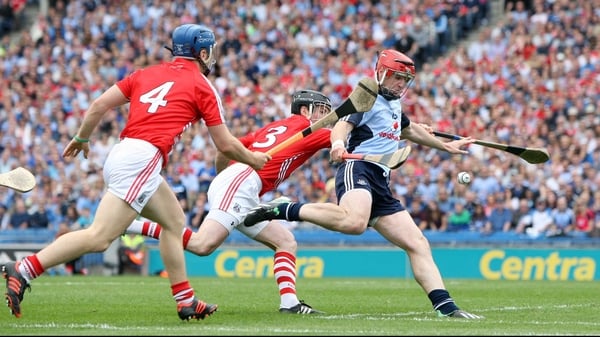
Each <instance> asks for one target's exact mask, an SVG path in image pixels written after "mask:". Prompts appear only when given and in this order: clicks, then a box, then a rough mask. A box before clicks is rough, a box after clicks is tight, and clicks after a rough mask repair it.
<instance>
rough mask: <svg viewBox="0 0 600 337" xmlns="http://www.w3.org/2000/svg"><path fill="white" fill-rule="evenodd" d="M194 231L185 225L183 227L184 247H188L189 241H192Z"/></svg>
mask: <svg viewBox="0 0 600 337" xmlns="http://www.w3.org/2000/svg"><path fill="white" fill-rule="evenodd" d="M193 233H194V232H192V230H191V229H189V228H187V227H185V228H184V229H183V234H182V240H183V249H186V248H187V245H188V242H190V239H191V237H192V234H193Z"/></svg>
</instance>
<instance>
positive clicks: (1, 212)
mask: <svg viewBox="0 0 600 337" xmlns="http://www.w3.org/2000/svg"><path fill="white" fill-rule="evenodd" d="M9 220H10V214H9V213H8V210H7V209H6V205H5V204H3V203H0V231H2V230H5V229H8V226H9Z"/></svg>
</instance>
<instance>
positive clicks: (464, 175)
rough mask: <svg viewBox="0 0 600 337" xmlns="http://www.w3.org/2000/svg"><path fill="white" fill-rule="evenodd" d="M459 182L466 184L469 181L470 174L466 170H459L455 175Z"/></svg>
mask: <svg viewBox="0 0 600 337" xmlns="http://www.w3.org/2000/svg"><path fill="white" fill-rule="evenodd" d="M457 180H458V183H459V184H463V185H464V184H468V183H470V182H471V175H470V174H469V173H467V172H460V173H459V174H458V177H457Z"/></svg>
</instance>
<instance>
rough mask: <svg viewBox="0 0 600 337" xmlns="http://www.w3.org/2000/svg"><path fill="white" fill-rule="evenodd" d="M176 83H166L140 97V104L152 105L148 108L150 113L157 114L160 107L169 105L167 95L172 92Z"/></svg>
mask: <svg viewBox="0 0 600 337" xmlns="http://www.w3.org/2000/svg"><path fill="white" fill-rule="evenodd" d="M174 83H175V82H165V83H163V84H161V85H160V86H158V87H156V88H154V89H152V90H150V91H148V92H147V93H145V94H143V95H142V96H140V102H142V103H145V104H150V107H149V108H148V112H149V113H155V112H156V111H157V110H158V107H159V106H165V105H167V101H166V100H165V99H164V98H165V96H167V93H168V92H169V90H171V87H172V86H173V84H174Z"/></svg>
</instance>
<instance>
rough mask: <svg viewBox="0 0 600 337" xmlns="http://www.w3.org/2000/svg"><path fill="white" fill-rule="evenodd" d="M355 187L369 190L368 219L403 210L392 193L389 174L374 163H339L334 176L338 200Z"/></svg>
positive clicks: (357, 161) (356, 161) (358, 161)
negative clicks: (369, 207)
mask: <svg viewBox="0 0 600 337" xmlns="http://www.w3.org/2000/svg"><path fill="white" fill-rule="evenodd" d="M355 188H362V189H365V190H367V191H369V192H371V196H372V199H373V203H372V204H371V216H370V217H369V220H370V219H373V218H376V217H380V216H384V215H390V214H394V213H398V212H401V211H404V210H405V208H404V206H402V203H400V201H399V200H398V199H396V198H394V196H393V195H392V190H391V189H390V177H389V174H388V173H387V172H386V171H385V170H384V169H383V168H381V167H379V166H377V165H376V164H373V163H370V162H367V161H361V160H351V161H347V162H344V163H342V164H341V165H340V167H339V168H338V170H337V173H336V176H335V194H336V195H337V199H338V202H339V200H341V199H342V196H343V195H344V194H345V193H346V192H348V191H350V190H353V189H355Z"/></svg>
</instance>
